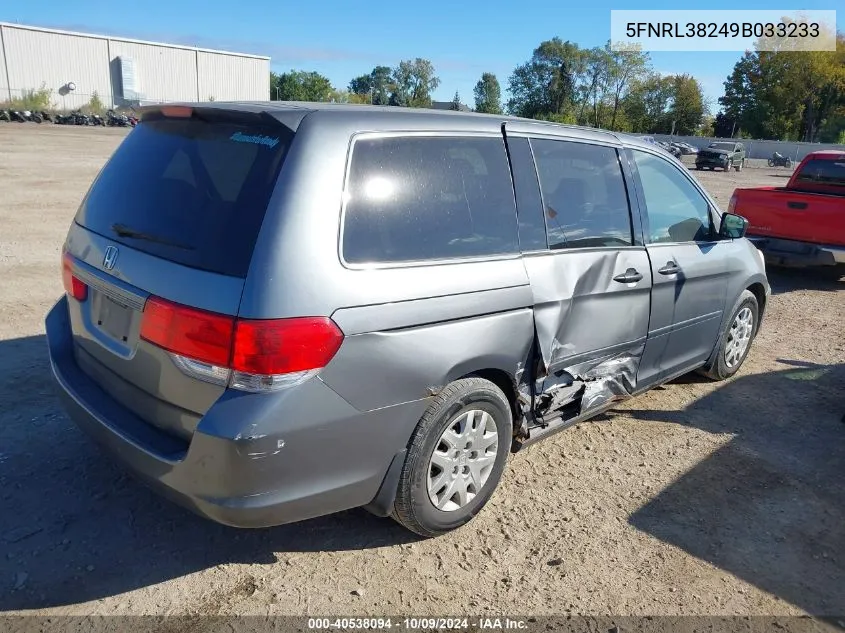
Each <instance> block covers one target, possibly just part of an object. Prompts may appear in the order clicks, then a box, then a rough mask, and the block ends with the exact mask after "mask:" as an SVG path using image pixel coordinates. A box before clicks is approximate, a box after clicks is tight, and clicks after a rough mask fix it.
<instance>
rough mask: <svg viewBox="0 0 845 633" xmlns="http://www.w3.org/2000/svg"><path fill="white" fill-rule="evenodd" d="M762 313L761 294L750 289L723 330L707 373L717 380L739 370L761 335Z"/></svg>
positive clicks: (741, 298) (744, 293)
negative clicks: (755, 338)
mask: <svg viewBox="0 0 845 633" xmlns="http://www.w3.org/2000/svg"><path fill="white" fill-rule="evenodd" d="M759 315H760V306H759V305H758V304H757V297H755V296H754V293H753V292H751V291H750V290H745V291H743V293H742V295H740V297H739V301H738V302H737V304H736V306H735V307H734V310H733V312H732V313H731V317H730V319H728V320H727V321H726V323H725V326H724V328H723V329H722V334H721V336H720V337H719V350H718V352H717V354H716V358H715V360H714V361H713V366H712V367H710V368H709V369H708V370H706V371H705V372H704V374H705V375H706V376H708V377H709V378H712V379H713V380H725V379H726V378H730V377H731V376H733V375H734V374H735V373H736V372H738V371H739V368H740V367H742V363H743V362H745V359H746V357H747V356H748V351H749V350H750V349H751V342H752V341H753V340H754V337H755V336H756V335H757V328H758V325H759Z"/></svg>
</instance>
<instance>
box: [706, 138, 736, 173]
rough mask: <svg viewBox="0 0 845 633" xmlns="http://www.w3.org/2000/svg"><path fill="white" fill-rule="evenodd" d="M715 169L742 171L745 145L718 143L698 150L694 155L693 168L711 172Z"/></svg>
mask: <svg viewBox="0 0 845 633" xmlns="http://www.w3.org/2000/svg"><path fill="white" fill-rule="evenodd" d="M716 167H719V168H721V169H724V170H725V171H729V170H730V169H735V170H737V171H742V168H743V167H745V145H743V144H742V143H730V142H725V141H720V142H717V143H710V145H708V146H707V148H706V149H702V150H699V151H698V153H697V154H696V155H695V168H696V169H704V168H707V169H709V170H710V171H713V169H715V168H716Z"/></svg>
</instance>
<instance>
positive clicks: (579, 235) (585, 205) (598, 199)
mask: <svg viewBox="0 0 845 633" xmlns="http://www.w3.org/2000/svg"><path fill="white" fill-rule="evenodd" d="M531 145H532V147H533V149H534V159H535V161H536V163H537V171H538V173H539V174H540V187H541V189H542V192H543V203H544V205H545V217H546V230H547V233H548V238H549V248H552V249H558V248H578V247H589V246H630V245H631V244H632V239H631V214H630V209H629V207H628V196H627V193H626V190H625V181H624V177H623V175H622V168H621V166H620V164H619V158H618V156H617V154H616V150H615V149H614V148H612V147H605V146H602V145H590V144H586V143H573V142H570V141H552V140H544V139H534V140H532V141H531Z"/></svg>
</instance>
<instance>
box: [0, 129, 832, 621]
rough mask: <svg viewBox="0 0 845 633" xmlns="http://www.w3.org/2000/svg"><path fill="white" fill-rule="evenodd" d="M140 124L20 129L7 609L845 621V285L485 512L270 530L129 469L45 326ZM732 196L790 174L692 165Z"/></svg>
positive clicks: (9, 399)
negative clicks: (101, 177)
mask: <svg viewBox="0 0 845 633" xmlns="http://www.w3.org/2000/svg"><path fill="white" fill-rule="evenodd" d="M124 133H125V132H124V131H122V130H110V129H79V128H65V127H60V126H55V127H53V126H48V125H42V126H40V127H36V126H34V125H26V126H24V125H17V124H0V182H2V183H3V188H2V192H3V193H2V196H0V227H2V229H0V278H2V279H3V283H2V293H0V403H2V404H0V545H2V547H0V552H1V553H0V611H2V612H21V613H40V614H50V615H59V614H114V613H118V614H177V613H178V614H268V613H269V614H299V615H302V614H304V613H307V614H309V615H314V614H340V613H344V614H370V615H385V614H394V615H401V614H442V615H454V614H461V613H476V614H482V615H483V614H485V613H492V614H512V615H516V614H525V615H527V614H535V615H541V614H567V613H572V614H594V615H600V614H615V615H686V614H723V615H734V614H738V615H754V614H767V615H780V614H783V615H787V614H802V613H811V614H845V591H843V587H845V487H843V485H842V482H843V470H845V441H844V440H845V424H843V422H845V419H843V414H845V392H843V391H842V386H843V384H845V292H843V289H845V282H842V281H840V282H830V281H822V280H821V279H818V278H816V277H814V276H813V275H812V274H804V273H795V272H794V273H790V274H784V273H782V272H776V271H770V277H771V282H772V285H773V287H774V295H773V297H772V299H771V303H770V307H769V310H768V314H767V318H766V322H765V324H764V329H763V331H762V333H761V335H760V336H759V338H758V339H757V341H756V343H755V345H754V347H753V349H752V352H751V355H750V357H749V359H748V361H747V362H746V364H745V366H744V367H743V369H742V370H741V371H740V373H739V374H738V376H737V377H735V378H734V379H733V380H731V381H728V382H726V383H721V384H714V383H709V382H705V381H702V380H698V379H696V378H687V379H682V380H679V381H676V382H675V383H672V384H670V385H666V386H665V387H662V388H659V389H657V390H654V391H652V392H650V393H648V394H646V395H644V396H642V397H640V398H637V399H635V400H631V401H629V402H626V403H625V404H623V405H622V406H620V407H619V408H618V409H617V410H614V411H612V412H610V413H609V414H607V415H604V416H602V417H601V418H599V419H597V420H595V421H594V422H591V423H587V424H581V425H579V426H577V427H573V428H571V429H569V430H567V431H565V432H563V433H560V434H558V435H557V436H554V437H553V438H551V439H549V440H547V441H546V442H543V443H540V444H537V445H535V446H533V447H530V448H529V449H526V450H525V451H522V452H520V453H519V454H517V455H515V456H513V457H512V459H511V460H510V463H509V467H508V469H507V470H506V474H505V476H504V478H503V480H502V482H501V485H500V488H499V490H498V491H497V492H496V494H495V495H494V497H493V499H492V501H491V502H490V504H489V505H488V506H487V508H486V509H485V510H484V511H483V512H482V513H481V514H480V515H479V516H478V517H477V518H476V519H475V520H474V521H473V522H472V523H471V524H470V525H468V526H466V527H465V528H463V529H461V530H459V531H457V532H455V533H452V534H449V535H447V536H444V537H441V538H438V539H435V540H429V541H418V540H415V539H414V538H413V537H412V536H411V535H410V534H409V533H407V532H405V531H404V530H403V529H401V528H400V527H398V526H397V525H394V524H393V522H391V521H390V520H384V519H377V518H375V517H372V516H370V515H369V514H367V513H366V512H364V511H362V510H355V511H350V512H346V513H342V514H339V515H336V516H331V517H327V518H323V519H317V520H312V521H307V522H303V523H300V524H295V525H288V526H283V527H279V528H274V529H267V530H258V531H238V530H234V529H230V528H226V527H222V526H218V525H215V524H212V523H210V522H207V521H205V520H203V519H200V518H197V517H195V516H193V515H192V514H190V513H188V512H187V511H185V510H182V509H181V508H178V507H176V506H174V505H171V504H170V503H168V502H166V501H164V500H162V499H160V498H158V497H157V496H156V495H154V494H153V493H151V492H149V491H148V490H147V489H145V488H144V487H142V486H140V485H139V484H137V483H135V482H134V481H133V480H130V479H127V478H126V477H125V476H124V475H123V473H122V471H121V470H120V469H119V468H117V467H115V466H113V465H112V464H111V463H110V462H108V461H107V460H106V459H104V458H103V457H102V456H101V454H100V453H99V452H98V450H97V449H96V448H95V447H94V446H93V445H92V444H90V443H89V442H88V441H87V440H86V439H85V438H84V437H83V436H82V435H81V433H80V432H79V431H77V429H76V428H75V427H74V426H73V425H72V423H71V422H70V421H69V419H68V418H67V417H66V416H65V415H64V414H63V413H62V412H61V410H60V409H59V407H58V402H57V399H56V397H55V395H54V392H53V389H52V384H51V378H50V371H49V365H48V361H47V358H46V354H45V341H44V336H43V318H44V315H45V314H46V312H47V310H48V309H49V307H50V306H51V305H52V303H53V301H54V300H55V299H56V297H58V296H59V295H60V293H61V292H62V289H61V280H60V272H59V250H60V245H61V243H62V240H63V238H64V235H65V232H66V230H67V226H68V223H69V222H70V220H71V217H72V215H73V213H74V211H75V210H76V207H77V205H78V203H79V201H80V199H81V197H82V195H83V194H84V192H85V190H86V188H87V187H88V185H89V183H90V181H91V180H92V178H93V177H94V176H95V175H96V173H97V170H98V169H99V168H100V166H101V165H102V164H103V162H104V160H105V159H106V158H107V157H108V156H109V154H110V153H111V152H112V151H113V149H114V148H115V147H116V146H117V144H118V143H119V142H120V140H121V138H122V137H123V135H124ZM694 173H695V174H696V176H697V177H698V178H700V179H701V181H702V183H703V184H704V185H705V186H706V187H707V188H708V189H709V190H710V191H712V192H713V193H714V194H715V195H716V197H717V199H718V200H719V201H720V203H721V204H722V205H727V201H728V199H729V197H730V194H731V191H732V190H733V188H734V187H735V186H738V185H739V186H755V185H764V184H782V183H783V182H785V180H784V176H785V175H786V171H785V170H783V169H780V170H770V169H748V170H744V171H743V172H742V173H739V174H737V173H727V174H725V173H721V172H713V173H711V172H703V173H701V172H694Z"/></svg>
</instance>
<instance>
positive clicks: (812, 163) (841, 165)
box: [796, 158, 845, 186]
mask: <svg viewBox="0 0 845 633" xmlns="http://www.w3.org/2000/svg"><path fill="white" fill-rule="evenodd" d="M796 181H797V182H801V183H818V184H820V185H839V186H845V159H843V160H824V159H819V158H812V159H810V160H808V161H807V162H806V163H804V166H803V167H802V168H801V171H800V173H799V174H798V176H797V178H796Z"/></svg>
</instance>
